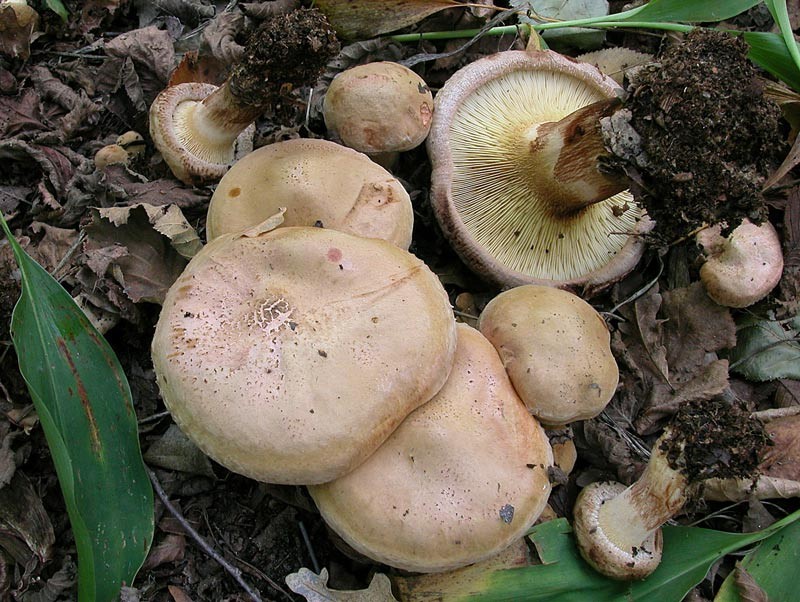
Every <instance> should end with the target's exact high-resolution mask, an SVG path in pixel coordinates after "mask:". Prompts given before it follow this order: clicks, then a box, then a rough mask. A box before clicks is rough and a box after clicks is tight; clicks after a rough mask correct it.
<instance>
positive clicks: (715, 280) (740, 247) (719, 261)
mask: <svg viewBox="0 0 800 602" xmlns="http://www.w3.org/2000/svg"><path fill="white" fill-rule="evenodd" d="M720 230H721V228H720V226H714V227H712V228H706V229H704V230H701V231H700V232H698V233H697V236H696V237H695V238H696V240H697V242H698V244H700V245H701V246H702V247H703V252H704V253H705V254H706V256H707V258H706V262H705V263H704V264H703V267H701V268H700V280H702V282H703V286H704V287H705V289H706V292H707V293H708V296H709V297H711V298H712V299H713V300H714V301H716V302H717V303H719V304H720V305H725V306H726V307H736V308H740V307H748V306H750V305H752V304H753V303H756V302H758V301H760V300H761V299H763V298H764V297H766V296H767V295H768V294H769V293H770V291H772V289H773V288H775V287H776V286H777V285H778V282H780V279H781V274H782V273H783V250H782V249H781V241H780V238H778V233H777V232H776V231H775V228H774V227H773V225H772V224H771V223H769V222H764V223H762V224H760V225H758V226H756V225H755V224H753V223H751V222H750V221H749V220H745V221H744V222H742V224H741V225H740V226H738V227H737V228H735V229H734V230H733V232H731V233H730V234H729V235H728V236H727V237H724V236H722V235H721V234H720Z"/></svg>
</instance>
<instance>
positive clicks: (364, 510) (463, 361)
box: [309, 324, 553, 572]
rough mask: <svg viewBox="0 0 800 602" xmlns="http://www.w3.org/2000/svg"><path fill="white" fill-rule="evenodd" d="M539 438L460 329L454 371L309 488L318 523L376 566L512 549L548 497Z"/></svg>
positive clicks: (413, 566)
mask: <svg viewBox="0 0 800 602" xmlns="http://www.w3.org/2000/svg"><path fill="white" fill-rule="evenodd" d="M552 462H553V456H552V452H551V450H550V445H549V443H548V441H547V436H546V435H545V434H544V430H543V429H542V428H541V427H540V426H539V423H538V422H537V421H536V419H534V418H533V417H532V416H530V415H529V414H528V412H527V411H526V409H525V406H524V405H523V403H522V402H521V401H520V399H519V397H518V396H517V394H516V393H515V392H514V389H513V387H512V386H511V383H510V382H509V381H508V377H507V376H506V374H505V371H504V370H503V365H502V363H501V362H500V358H499V357H498V356H497V352H496V351H495V350H494V348H493V347H492V345H491V344H490V343H489V342H488V341H487V340H486V339H485V338H484V337H483V336H482V335H481V334H480V333H479V332H477V331H476V330H474V329H472V328H470V327H469V326H466V325H463V324H459V325H458V346H457V349H456V358H455V363H454V366H453V370H452V372H451V374H450V378H448V380H447V382H446V383H445V385H444V387H443V388H442V390H441V391H439V393H438V394H437V395H436V396H435V397H434V398H433V399H432V400H431V401H429V402H428V403H426V404H425V405H424V406H422V407H421V408H419V409H417V410H416V411H414V412H413V413H412V414H411V415H410V416H409V417H408V418H406V420H405V421H404V422H403V423H402V424H401V425H400V427H399V428H398V429H397V430H396V431H395V432H394V433H393V434H392V436H391V437H389V439H388V440H387V441H386V443H384V444H383V445H382V446H381V447H380V448H378V451H376V452H375V453H374V454H373V455H372V456H371V457H370V458H369V459H368V460H367V461H366V462H365V463H364V464H362V465H361V466H360V467H358V468H357V469H356V470H354V471H353V472H352V473H350V474H348V475H346V476H345V477H343V478H341V479H337V480H335V481H333V482H331V483H326V484H324V485H319V486H314V487H310V488H309V491H310V493H311V495H312V497H313V498H314V500H315V501H316V503H317V506H318V508H319V510H320V512H321V513H322V516H323V518H324V519H325V521H326V522H327V523H328V525H330V526H331V527H332V528H333V530H334V531H336V532H337V533H338V534H339V535H340V536H341V537H342V538H343V539H344V540H345V541H346V542H347V543H348V544H349V545H351V546H352V547H353V548H355V549H356V550H357V551H359V552H361V553H362V554H365V555H367V556H369V557H370V558H373V559H375V560H377V561H379V562H383V563H386V564H389V565H391V566H394V567H397V568H401V569H405V570H409V571H419V572H436V571H445V570H449V569H454V568H457V567H460V566H464V565H467V564H471V563H473V562H478V561H480V560H483V559H485V558H488V557H490V556H492V555H494V554H496V553H498V552H499V551H501V550H503V549H505V548H506V547H507V546H509V545H511V544H512V543H513V542H514V541H515V540H516V539H518V538H519V537H520V536H522V535H523V534H524V533H525V531H526V530H527V529H528V528H529V527H530V526H531V525H532V524H533V523H534V521H535V520H536V518H537V517H538V516H539V514H540V513H541V512H542V510H543V509H544V507H545V505H546V503H547V498H548V496H549V494H550V482H549V479H548V474H547V472H548V467H549V466H551V465H552Z"/></svg>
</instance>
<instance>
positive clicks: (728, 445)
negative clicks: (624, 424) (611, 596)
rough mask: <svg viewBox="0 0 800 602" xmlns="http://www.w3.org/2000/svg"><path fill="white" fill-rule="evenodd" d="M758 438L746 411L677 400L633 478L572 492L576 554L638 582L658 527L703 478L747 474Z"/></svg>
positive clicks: (651, 561) (656, 558) (652, 555)
mask: <svg viewBox="0 0 800 602" xmlns="http://www.w3.org/2000/svg"><path fill="white" fill-rule="evenodd" d="M765 443H766V435H765V433H764V430H763V427H762V425H760V423H757V422H756V421H754V420H751V419H750V416H749V413H748V412H745V411H742V410H741V409H739V408H737V407H734V406H729V405H728V404H727V403H725V402H722V401H719V400H712V401H706V400H703V401H702V402H700V403H690V404H684V406H682V407H681V409H680V410H679V412H678V414H677V415H676V417H675V420H674V421H673V423H672V425H671V426H670V427H668V428H667V430H665V432H664V434H663V435H662V436H661V437H659V438H658V440H657V441H656V442H655V444H654V445H653V448H652V450H651V452H650V453H651V455H650V460H649V461H648V463H647V467H646V468H645V471H644V473H643V474H642V476H641V477H639V480H638V481H636V482H635V483H634V484H633V485H631V486H630V487H625V485H623V484H621V483H610V482H601V483H592V484H591V485H589V486H588V487H585V488H584V489H583V490H582V491H581V493H580V494H579V495H578V499H577V500H576V501H575V508H574V522H573V530H574V532H575V538H576V540H577V542H578V548H579V550H580V553H581V556H583V558H584V559H585V560H586V561H587V562H588V563H589V564H590V565H592V567H594V568H595V569H596V570H597V571H598V572H600V573H602V574H604V575H606V576H608V577H612V578H614V579H620V580H636V579H644V578H645V577H647V576H648V575H649V574H650V573H652V572H653V571H654V570H655V569H656V567H658V565H659V563H660V562H661V552H662V543H663V541H662V536H661V525H662V524H663V523H664V522H666V521H667V520H668V519H669V518H671V517H672V516H674V515H675V514H677V513H678V512H679V511H680V509H681V508H682V507H683V505H684V504H685V503H686V501H687V500H688V499H689V498H690V497H692V496H693V495H695V494H696V492H697V488H698V487H699V485H700V483H702V481H703V480H705V479H709V478H712V477H719V476H737V477H743V478H747V476H749V475H752V474H754V473H755V469H756V465H757V463H758V454H759V452H760V450H761V448H762V447H763V446H764V444H765Z"/></svg>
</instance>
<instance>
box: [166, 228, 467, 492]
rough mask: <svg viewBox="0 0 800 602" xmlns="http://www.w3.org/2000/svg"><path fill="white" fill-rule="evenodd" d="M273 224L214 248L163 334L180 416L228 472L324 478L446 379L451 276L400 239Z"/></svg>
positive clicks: (173, 297) (175, 294)
mask: <svg viewBox="0 0 800 602" xmlns="http://www.w3.org/2000/svg"><path fill="white" fill-rule="evenodd" d="M263 229H264V226H259V227H257V228H253V229H251V230H249V231H246V232H244V233H241V234H226V235H223V236H220V237H218V238H216V239H215V240H213V241H211V242H210V243H209V244H208V245H206V246H205V247H204V248H203V250H202V251H200V252H199V253H198V254H197V255H196V256H195V257H194V258H193V259H192V260H191V261H190V262H189V264H188V266H187V267H186V269H185V270H184V272H183V274H182V275H181V276H180V278H178V280H177V281H176V282H175V284H174V285H173V286H172V287H171V288H170V290H169V292H168V293H167V296H166V299H165V301H164V305H163V308H162V311H161V316H160V317H159V320H158V325H157V327H156V330H155V335H154V338H153V346H152V354H153V364H154V367H155V371H156V376H157V380H158V385H159V388H160V390H161V395H162V397H163V398H164V403H165V404H166V406H167V408H168V409H169V411H170V412H171V413H172V416H173V418H174V419H175V422H176V423H177V424H178V426H179V427H180V428H181V429H182V430H183V431H184V432H185V433H186V435H187V436H188V437H189V438H190V439H192V440H193V441H194V442H195V443H196V444H197V445H198V446H199V447H200V449H201V450H203V451H204V452H205V453H206V454H208V455H209V456H211V457H212V458H213V459H214V460H216V461H217V462H219V463H220V464H222V465H223V466H225V467H227V468H228V469H230V470H232V471H234V472H238V473H240V474H243V475H245V476H248V477H250V478H253V479H258V480H262V481H265V482H269V483H279V484H309V483H322V482H325V481H329V480H331V479H335V478H337V477H340V476H342V475H344V474H345V473H347V472H349V471H350V470H352V469H353V468H355V467H356V466H358V465H359V464H360V463H361V462H363V461H364V460H365V459H366V458H367V457H368V456H369V455H370V454H372V453H373V452H374V451H375V449H376V448H377V447H378V446H379V445H380V444H381V443H382V442H383V441H384V440H385V439H386V438H387V437H388V436H389V435H390V434H391V433H392V431H394V429H395V428H396V427H397V426H398V425H399V424H400V422H401V421H402V420H403V419H404V418H405V417H406V416H407V415H408V414H409V413H410V412H411V411H413V410H414V409H416V408H417V407H419V406H420V405H422V404H423V403H425V402H426V401H428V399H430V398H431V397H432V396H433V395H434V394H435V393H436V392H437V391H438V390H439V389H440V388H441V387H442V385H443V384H444V382H445V380H446V378H447V375H448V373H449V370H450V367H451V365H452V362H453V354H454V352H455V344H456V334H455V322H454V320H453V315H452V312H451V309H450V304H449V302H448V299H447V294H446V293H445V291H444V289H443V288H442V285H441V284H440V283H439V280H438V278H437V277H436V276H435V275H434V274H433V273H432V272H431V271H430V270H429V269H428V268H427V267H426V266H425V264H423V263H422V262H421V261H420V260H419V259H417V258H416V257H414V256H413V255H411V254H410V253H408V252H407V251H403V250H401V249H398V248H397V247H396V246H394V245H392V244H390V243H388V242H385V241H382V240H377V239H367V238H361V237H357V236H352V235H349V234H344V233H342V232H337V231H335V230H328V229H321V228H299V227H289V228H278V229H276V230H273V231H270V232H263Z"/></svg>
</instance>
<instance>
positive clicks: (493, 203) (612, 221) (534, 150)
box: [428, 51, 652, 287]
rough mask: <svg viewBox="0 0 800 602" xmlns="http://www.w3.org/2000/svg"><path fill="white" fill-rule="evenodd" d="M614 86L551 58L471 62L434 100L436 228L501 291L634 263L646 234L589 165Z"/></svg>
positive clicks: (597, 152) (603, 273)
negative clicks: (504, 287) (505, 288)
mask: <svg viewBox="0 0 800 602" xmlns="http://www.w3.org/2000/svg"><path fill="white" fill-rule="evenodd" d="M618 92H619V88H618V86H617V85H616V83H615V82H614V81H613V80H611V79H610V78H608V77H606V76H603V75H602V74H601V73H600V72H599V71H598V70H597V69H596V68H595V67H593V66H592V65H589V64H587V63H579V62H576V61H574V60H573V59H569V58H567V57H564V56H562V55H560V54H557V53H554V52H551V51H509V52H501V53H498V54H495V55H492V56H488V57H485V58H483V59H480V60H478V61H475V62H473V63H470V64H469V65H467V66H466V67H464V68H463V69H461V70H460V71H458V72H457V73H456V74H455V75H453V76H452V77H451V78H450V80H448V82H447V83H446V84H445V86H444V87H443V88H442V89H441V90H440V91H439V93H438V94H437V95H436V99H435V103H434V106H435V109H434V114H433V123H432V126H431V133H430V135H429V136H428V155H429V157H430V160H431V165H432V167H433V171H432V175H431V200H432V203H433V207H434V211H435V214H436V217H437V219H438V220H439V223H440V224H441V225H442V229H443V230H444V233H445V235H446V236H447V237H448V238H449V239H450V242H451V243H452V244H453V247H454V248H455V250H456V251H457V252H458V253H459V255H460V256H461V258H462V259H463V260H464V261H465V262H466V263H467V265H468V266H469V267H471V268H472V269H473V270H475V271H476V272H477V273H479V274H480V275H481V276H484V277H486V278H488V279H490V280H492V281H495V282H497V283H499V284H502V285H504V286H518V285H520V284H529V283H536V284H548V285H554V286H566V285H589V286H592V287H600V286H604V285H607V284H608V283H610V282H613V281H615V280H618V279H619V278H621V277H622V276H624V275H625V274H626V273H627V272H629V271H630V270H631V269H633V267H634V266H635V265H636V263H637V262H638V260H639V258H640V257H641V254H642V252H643V249H644V243H643V241H642V240H641V236H640V234H642V233H643V232H646V231H647V230H649V229H650V228H651V227H652V222H650V221H649V220H648V219H646V217H645V216H644V213H643V210H642V208H641V207H640V206H639V205H638V204H637V203H635V202H634V201H633V198H632V196H631V195H630V194H629V193H628V192H625V191H624V189H625V187H626V180H625V178H623V177H620V176H618V175H612V174H608V173H605V172H604V171H602V170H599V169H598V161H599V159H600V158H601V157H604V156H606V154H607V152H606V150H605V147H604V145H603V140H602V136H601V135H600V133H599V127H600V125H599V123H600V119H601V118H602V117H604V116H606V115H608V114H610V113H612V112H613V111H614V110H615V109H616V107H617V105H618V102H619V101H617V100H616V95H617V94H618Z"/></svg>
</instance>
